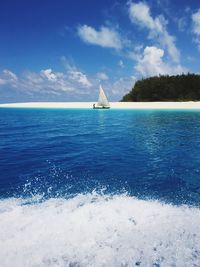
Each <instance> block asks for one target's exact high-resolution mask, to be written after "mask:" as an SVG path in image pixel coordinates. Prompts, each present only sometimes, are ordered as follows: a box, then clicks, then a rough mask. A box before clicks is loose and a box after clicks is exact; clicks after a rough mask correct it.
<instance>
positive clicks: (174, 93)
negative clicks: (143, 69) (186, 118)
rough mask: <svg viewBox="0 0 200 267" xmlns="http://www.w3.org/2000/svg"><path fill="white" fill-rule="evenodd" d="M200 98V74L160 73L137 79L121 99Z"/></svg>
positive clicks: (182, 99) (170, 99) (128, 100)
mask: <svg viewBox="0 0 200 267" xmlns="http://www.w3.org/2000/svg"><path fill="white" fill-rule="evenodd" d="M197 100H200V75H198V74H191V73H188V74H182V75H173V76H169V75H160V76H155V77H150V78H146V79H142V80H138V81H137V82H136V83H135V85H134V87H133V88H132V90H131V91H130V92H129V93H128V94H126V95H125V96H123V98H122V100H121V101H125V102H131V101H134V102H135V101H136V102H140V101H144V102H147V101H197Z"/></svg>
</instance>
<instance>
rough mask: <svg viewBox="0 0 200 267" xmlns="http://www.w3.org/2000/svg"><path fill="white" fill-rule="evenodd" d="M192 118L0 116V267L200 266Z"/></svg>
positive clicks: (105, 113) (197, 148)
mask: <svg viewBox="0 0 200 267" xmlns="http://www.w3.org/2000/svg"><path fill="white" fill-rule="evenodd" d="M199 204H200V112H199V111H189V112H188V111H184V110H183V111H158V110H155V111H153V110H151V111H150V110H140V111H136V110H112V109H111V110H92V109H91V110H78V109H77V110H64V109H15V108H7V109H6V108H1V109H0V266H3V267H13V266H15V267H22V266H23V267H36V266H37V267H135V266H139V267H147V266H149V267H172V266H173V267H183V266H184V267H197V266H200V208H199V206H200V205H199Z"/></svg>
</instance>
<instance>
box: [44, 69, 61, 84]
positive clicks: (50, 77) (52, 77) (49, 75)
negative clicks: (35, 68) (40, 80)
mask: <svg viewBox="0 0 200 267" xmlns="http://www.w3.org/2000/svg"><path fill="white" fill-rule="evenodd" d="M40 73H41V75H42V76H43V77H44V78H47V80H49V81H56V80H57V77H56V75H55V73H53V71H52V69H46V70H41V72H40Z"/></svg>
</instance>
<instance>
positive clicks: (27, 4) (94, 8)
mask: <svg viewBox="0 0 200 267" xmlns="http://www.w3.org/2000/svg"><path fill="white" fill-rule="evenodd" d="M0 36H1V41H0V102H1V103H5V102H24V101H95V100H96V99H97V97H98V86H99V84H100V83H101V84H102V85H103V87H104V88H105V90H106V92H107V95H108V96H109V99H111V100H113V101H114V100H120V99H121V97H122V96H123V95H124V94H125V93H127V92H128V91H129V90H130V89H131V88H132V87H133V85H134V83H135V81H136V80H137V79H140V78H142V77H149V76H153V75H159V74H169V75H171V74H178V73H183V72H184V73H187V72H194V73H199V66H200V65H199V58H200V2H199V0H190V1H189V0H181V1H180V0H173V1H172V0H146V1H125V0H123V1H122V0H121V1H120V0H118V1H117V0H102V1H95V0H85V1H83V0H74V1H71V0H43V1H41V0H29V1H27V0H26V1H25V0H20V1H15V0H6V1H5V0H4V1H2V2H1V9H0Z"/></svg>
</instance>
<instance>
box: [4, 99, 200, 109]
mask: <svg viewBox="0 0 200 267" xmlns="http://www.w3.org/2000/svg"><path fill="white" fill-rule="evenodd" d="M93 103H95V102H28V103H12V104H0V108H1V107H7V108H66V109H67V108H81V109H82V108H86V109H88V108H92V107H93ZM110 106H111V108H112V109H200V101H197V102H193V101H190V102H110Z"/></svg>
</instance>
